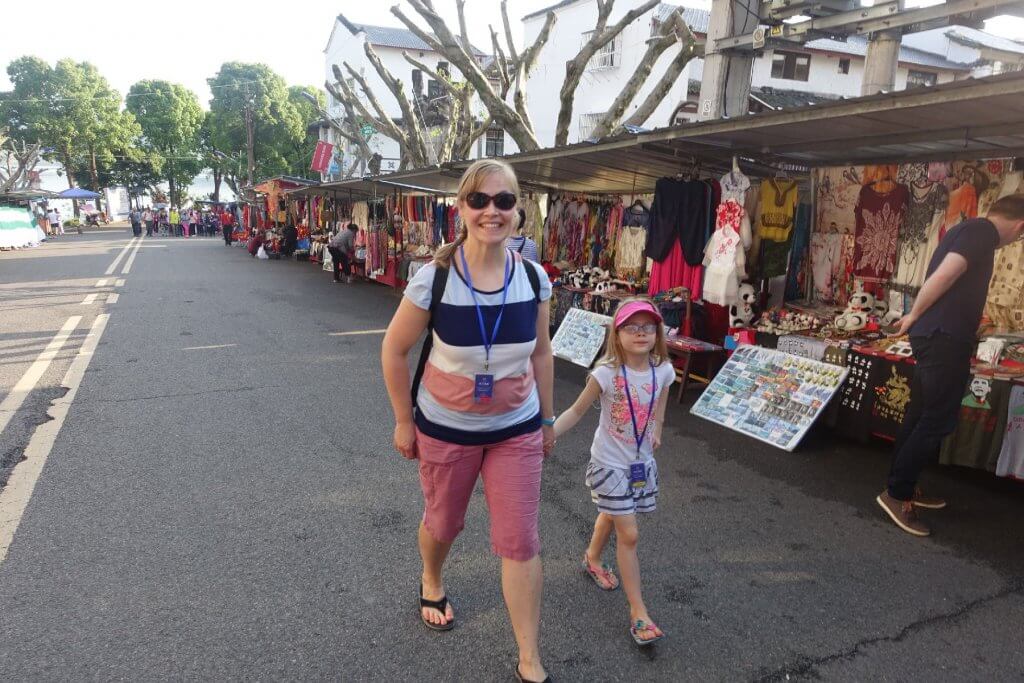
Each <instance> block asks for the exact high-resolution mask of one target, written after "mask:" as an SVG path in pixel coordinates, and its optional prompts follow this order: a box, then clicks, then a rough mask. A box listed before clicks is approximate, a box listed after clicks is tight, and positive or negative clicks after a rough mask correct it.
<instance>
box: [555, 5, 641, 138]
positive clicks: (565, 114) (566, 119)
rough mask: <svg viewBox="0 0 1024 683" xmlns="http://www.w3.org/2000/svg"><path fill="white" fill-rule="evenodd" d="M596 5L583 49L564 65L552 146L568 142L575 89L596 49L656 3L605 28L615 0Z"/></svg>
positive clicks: (637, 9)
mask: <svg viewBox="0 0 1024 683" xmlns="http://www.w3.org/2000/svg"><path fill="white" fill-rule="evenodd" d="M596 2H597V24H596V25H595V26H594V32H593V35H591V37H590V40H588V41H587V43H586V44H585V45H584V46H583V48H582V49H581V50H580V51H579V53H578V54H577V55H576V56H575V57H574V58H573V59H571V60H569V62H567V63H566V65H565V81H563V82H562V89H561V91H560V92H559V94H558V98H559V101H560V103H561V106H560V107H559V110H558V121H557V123H556V124H555V146H556V147H561V146H562V145H565V144H566V143H567V142H568V141H569V128H570V127H571V126H572V112H573V103H574V101H575V99H576V88H577V87H579V84H580V81H581V80H582V79H583V74H584V73H585V72H586V70H587V64H589V63H590V60H591V59H592V58H593V57H594V55H596V54H597V52H598V50H600V49H601V48H603V47H604V46H605V45H607V44H608V43H610V42H611V41H613V40H614V39H615V37H616V36H617V35H619V34H620V33H622V31H623V30H624V29H625V28H626V27H627V26H629V25H630V24H631V23H633V22H634V21H635V20H636V19H637V18H638V17H640V16H641V15H643V14H646V13H647V12H649V11H651V10H652V9H654V8H655V7H656V6H657V5H658V4H659V0H648V1H647V2H645V3H644V4H642V5H641V6H639V7H637V8H636V9H632V10H630V11H628V12H626V14H625V15H623V17H622V18H621V19H619V21H618V22H616V23H615V24H614V25H613V26H611V27H610V28H609V27H608V17H609V15H611V13H612V9H613V7H614V5H615V0H596Z"/></svg>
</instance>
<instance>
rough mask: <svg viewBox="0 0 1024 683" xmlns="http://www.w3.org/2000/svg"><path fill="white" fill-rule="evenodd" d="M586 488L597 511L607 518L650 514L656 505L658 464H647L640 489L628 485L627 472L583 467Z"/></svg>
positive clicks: (594, 465)
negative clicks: (643, 482) (645, 476)
mask: <svg viewBox="0 0 1024 683" xmlns="http://www.w3.org/2000/svg"><path fill="white" fill-rule="evenodd" d="M585 481H586V484H587V488H589V489H590V498H591V500H593V501H594V504H595V505H597V509H598V510H599V511H600V512H604V513H606V514H609V515H632V514H634V513H638V512H654V510H655V508H656V507H657V502H658V463H656V462H655V461H654V460H653V459H652V460H650V461H648V462H647V484H646V485H645V486H644V487H643V488H642V489H635V488H633V487H632V486H630V485H629V469H628V468H627V469H620V468H617V467H604V466H602V465H598V464H597V463H593V462H591V463H590V464H588V465H587V476H586V479H585Z"/></svg>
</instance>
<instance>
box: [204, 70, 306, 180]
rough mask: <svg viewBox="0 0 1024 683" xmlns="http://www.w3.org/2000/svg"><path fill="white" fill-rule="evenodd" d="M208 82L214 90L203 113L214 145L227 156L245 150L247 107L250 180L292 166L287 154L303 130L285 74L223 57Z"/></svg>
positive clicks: (300, 137) (299, 138)
mask: <svg viewBox="0 0 1024 683" xmlns="http://www.w3.org/2000/svg"><path fill="white" fill-rule="evenodd" d="M207 82H208V83H209V84H210V89H211V91H212V92H213V99H211V100H210V113H209V114H208V115H207V116H208V117H209V118H210V126H209V129H210V143H211V144H212V146H213V148H214V149H217V150H219V151H221V152H223V153H224V154H227V155H228V156H232V155H235V154H237V153H238V152H239V151H241V150H245V149H246V123H245V112H246V109H247V108H248V109H249V110H250V111H251V112H252V119H253V127H254V151H255V157H256V173H255V178H254V180H258V179H259V178H262V177H267V176H273V175H279V174H283V173H288V172H290V171H292V170H294V169H291V168H290V167H289V166H290V165H289V155H290V154H294V150H295V147H296V146H297V145H299V144H301V141H302V140H303V138H304V137H305V129H304V122H303V120H302V116H301V114H300V113H299V111H298V109H297V108H296V106H295V104H294V103H293V102H292V100H291V98H290V97H289V92H288V86H287V84H286V83H285V81H284V79H283V78H281V77H280V76H279V75H277V74H276V73H275V72H274V71H273V70H271V69H270V68H269V67H268V66H266V65H264V64H246V63H243V62H227V63H225V64H223V65H221V68H220V71H218V72H217V75H216V76H214V77H213V78H209V79H207Z"/></svg>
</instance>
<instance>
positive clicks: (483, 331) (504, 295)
mask: <svg viewBox="0 0 1024 683" xmlns="http://www.w3.org/2000/svg"><path fill="white" fill-rule="evenodd" d="M459 256H460V257H461V258H462V272H463V273H464V274H465V276H466V284H467V285H469V293H470V295H471V296H472V297H473V305H474V306H476V319H477V320H478V321H479V322H480V336H481V337H482V338H483V340H484V354H485V359H484V372H487V371H488V370H490V369H491V347H492V346H494V340H495V339H497V338H498V329H499V328H500V327H501V318H502V316H504V315H505V301H506V300H507V299H508V274H509V261H510V259H509V255H508V250H507V249H506V250H505V277H504V278H503V279H502V281H501V308H500V309H498V317H497V319H495V321H494V329H493V330H492V331H491V336H490V339H488V337H487V328H486V326H484V312H483V310H482V309H481V308H480V302H479V301H478V300H477V298H476V290H475V289H473V278H472V276H470V274H469V264H468V263H466V250H465V249H463V248H462V247H459Z"/></svg>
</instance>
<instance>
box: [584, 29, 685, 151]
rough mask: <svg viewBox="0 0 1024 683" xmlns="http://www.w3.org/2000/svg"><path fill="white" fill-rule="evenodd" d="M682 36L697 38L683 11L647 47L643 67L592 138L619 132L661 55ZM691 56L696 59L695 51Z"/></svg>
mask: <svg viewBox="0 0 1024 683" xmlns="http://www.w3.org/2000/svg"><path fill="white" fill-rule="evenodd" d="M680 35H689V37H690V38H691V39H692V37H693V34H692V33H691V32H690V30H689V27H687V26H686V22H685V21H683V17H682V13H681V10H679V9H677V10H675V11H674V12H673V13H672V16H671V18H670V19H669V20H668V21H666V22H665V23H664V24H662V26H661V30H660V31H659V32H658V37H657V38H656V39H654V40H651V41H650V42H649V43H648V44H647V51H646V52H645V53H644V56H643V57H642V58H641V60H640V63H639V64H637V67H636V70H635V71H634V72H633V75H632V76H630V77H629V80H628V81H626V84H625V85H624V86H623V88H622V91H621V92H620V93H619V95H618V97H616V98H615V101H614V102H612V105H611V106H610V107H609V108H608V111H607V112H606V114H605V116H604V117H603V118H602V120H601V121H600V123H598V124H597V126H595V128H594V131H593V134H592V136H593V137H595V138H598V139H600V138H603V137H607V136H608V134H609V133H611V132H612V131H613V130H615V129H616V128H618V126H619V121H621V120H622V115H623V114H624V113H625V111H626V108H627V107H628V106H629V104H630V103H631V102H632V101H633V99H634V98H635V97H636V95H637V93H638V92H640V88H642V87H643V85H644V84H645V83H646V82H647V79H648V78H650V75H651V71H652V70H653V69H654V65H655V64H656V63H657V62H658V59H659V58H660V57H661V55H662V54H663V53H664V52H665V51H666V50H667V49H669V48H670V47H672V46H673V45H674V44H675V43H676V41H677V39H678V37H679V36H680ZM692 45H693V43H692V42H690V44H689V47H692ZM684 47H687V46H684ZM690 54H691V55H692V51H691V52H690Z"/></svg>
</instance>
